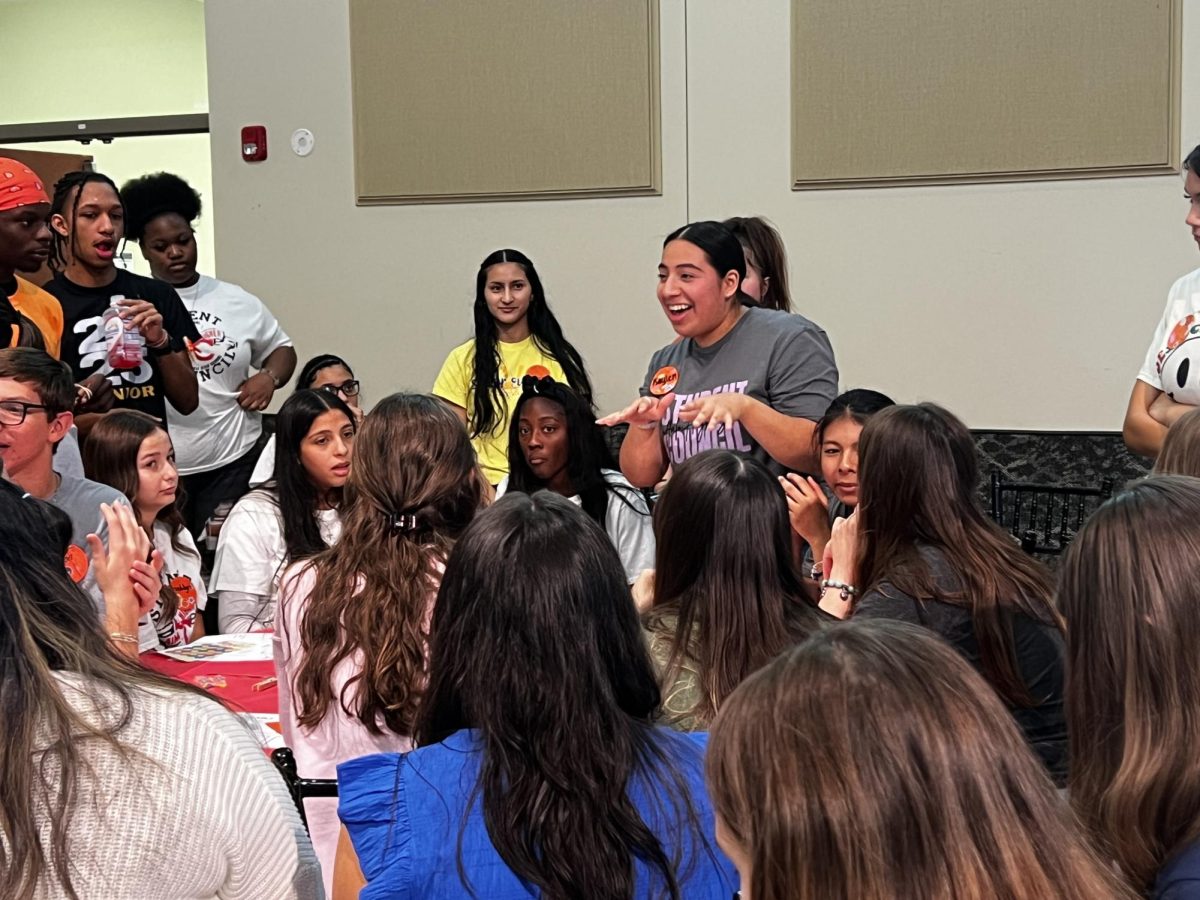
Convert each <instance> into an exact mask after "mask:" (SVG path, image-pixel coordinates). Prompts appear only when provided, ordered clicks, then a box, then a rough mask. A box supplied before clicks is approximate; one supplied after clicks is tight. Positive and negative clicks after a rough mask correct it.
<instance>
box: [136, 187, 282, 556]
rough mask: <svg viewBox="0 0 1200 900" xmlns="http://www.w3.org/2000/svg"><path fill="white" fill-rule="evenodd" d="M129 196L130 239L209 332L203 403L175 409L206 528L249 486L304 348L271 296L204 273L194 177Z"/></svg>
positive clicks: (198, 360) (200, 351) (195, 348)
mask: <svg viewBox="0 0 1200 900" xmlns="http://www.w3.org/2000/svg"><path fill="white" fill-rule="evenodd" d="M121 199H122V200H123V201H124V204H125V235H126V237H127V238H129V239H130V240H133V241H137V242H138V245H139V246H140V247H141V248H142V256H144V257H145V258H146V261H147V262H148V263H149V264H150V272H151V274H153V276H154V277H155V278H156V279H157V280H158V281H161V282H165V283H166V284H169V285H171V287H173V288H174V289H175V291H176V293H178V294H179V298H180V299H181V300H182V301H183V304H184V307H185V308H186V309H187V311H188V313H189V315H190V316H191V318H192V322H193V323H194V324H195V326H196V329H197V330H198V331H199V332H200V340H199V341H197V342H195V343H193V344H192V346H191V357H192V364H193V365H194V366H195V368H196V376H197V378H198V380H199V387H200V405H199V406H198V407H197V409H196V410H195V411H193V412H192V413H190V414H188V415H182V414H180V413H178V412H176V411H175V410H174V409H173V408H168V409H167V416H168V422H169V424H170V426H171V430H172V431H173V432H174V434H175V445H176V448H177V450H176V453H177V455H178V464H179V474H180V477H181V479H182V480H183V484H184V487H185V489H186V491H187V505H186V508H185V514H186V516H187V523H188V530H189V531H190V532H191V533H192V534H199V533H200V532H201V529H202V527H203V525H204V523H205V522H207V521H208V520H209V519H210V518H211V517H212V515H213V513H214V512H215V511H216V509H217V507H219V506H220V505H221V504H223V503H228V504H232V503H234V502H235V501H236V500H237V499H238V498H239V497H241V496H242V494H244V493H246V491H247V490H249V488H250V473H251V472H252V471H253V470H254V464H255V461H256V460H257V458H258V456H257V444H258V439H259V436H260V435H261V434H262V411H263V410H264V409H266V408H267V406H268V405H269V404H270V403H271V398H272V397H273V396H274V394H275V391H276V390H278V389H279V388H280V387H282V386H283V384H284V383H285V382H286V381H287V380H288V379H289V378H291V377H292V370H293V369H295V368H296V351H295V349H294V348H293V347H292V340H291V338H289V337H288V336H287V334H286V333H285V332H284V330H283V329H282V328H280V327H279V322H277V321H276V319H275V317H274V316H273V315H271V311H270V310H269V309H267V307H266V306H265V305H264V304H263V302H262V301H261V300H259V299H258V298H257V297H255V296H254V295H253V294H251V293H249V292H247V291H245V290H243V289H242V288H241V287H239V286H238V285H236V284H230V283H229V282H227V281H221V280H220V279H217V278H213V277H211V276H209V275H201V274H200V272H199V271H197V269H196V263H197V247H196V232H195V230H194V229H193V227H192V226H193V224H194V223H195V221H196V219H198V218H200V208H201V204H200V194H198V193H197V192H196V190H195V189H194V188H192V186H191V185H189V184H188V183H187V182H186V181H184V180H183V179H182V178H180V177H179V176H178V175H172V174H170V173H168V172H156V173H155V174H153V175H144V176H142V177H141V178H135V179H133V180H132V181H127V182H126V183H125V185H124V186H123V187H122V188H121ZM251 369H253V370H254V371H253V372H251Z"/></svg>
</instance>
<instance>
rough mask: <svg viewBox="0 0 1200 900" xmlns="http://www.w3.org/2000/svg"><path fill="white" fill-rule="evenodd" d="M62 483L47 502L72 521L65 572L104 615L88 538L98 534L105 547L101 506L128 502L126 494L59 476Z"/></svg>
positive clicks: (106, 542) (94, 483) (105, 527)
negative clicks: (93, 572) (93, 571)
mask: <svg viewBox="0 0 1200 900" xmlns="http://www.w3.org/2000/svg"><path fill="white" fill-rule="evenodd" d="M61 478H62V481H61V483H60V484H59V486H58V490H57V491H55V492H54V496H53V497H50V498H49V502H50V503H52V504H53V505H54V506H57V507H58V508H59V509H61V510H62V511H63V512H65V513H66V514H67V515H68V516H69V517H70V519H71V546H70V548H68V550H67V561H66V562H67V573H68V574H69V575H70V576H71V580H72V581H74V582H75V583H76V584H78V585H79V586H80V587H81V588H83V589H84V590H85V591H87V593H88V594H89V595H90V596H91V598H92V600H94V601H95V603H96V610H97V611H98V612H99V614H100V615H101V616H103V615H104V596H103V595H102V594H101V593H100V586H99V585H98V584H96V578H95V576H94V575H93V574H92V557H91V554H90V553H89V552H88V543H87V536H88V535H89V534H94V535H97V536H98V537H99V538H100V540H102V541H104V544H105V546H106V547H107V546H108V525H107V524H106V523H105V521H104V516H103V515H102V514H101V513H100V504H101V503H109V504H112V503H128V502H129V501H128V500H127V499H126V498H125V495H124V494H122V493H121V492H120V491H118V490H117V489H116V488H111V487H109V486H108V485H107V484H100V483H98V482H95V481H88V480H87V479H86V478H73V477H71V476H70V475H62V476H61Z"/></svg>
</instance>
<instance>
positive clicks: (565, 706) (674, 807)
mask: <svg viewBox="0 0 1200 900" xmlns="http://www.w3.org/2000/svg"><path fill="white" fill-rule="evenodd" d="M499 559H502V560H504V561H505V564H504V565H502V566H501V565H497V564H496V561H497V560H499ZM513 573H520V577H513ZM429 673H430V674H429V684H428V686H427V688H426V691H425V696H424V698H423V700H422V708H421V714H420V716H419V719H418V722H419V724H418V729H417V742H418V744H419V745H421V746H424V745H428V744H434V743H437V742H439V741H442V740H444V739H445V738H446V737H448V736H449V735H451V734H453V733H454V732H456V731H459V730H461V729H464V728H473V729H477V731H478V735H479V739H480V741H481V743H482V751H483V759H482V762H481V765H480V770H479V780H478V782H477V784H476V786H475V792H473V793H472V795H471V796H472V802H473V798H474V797H475V796H481V797H482V807H483V819H484V822H485V824H486V826H487V830H488V835H489V836H490V837H491V840H492V844H493V845H494V846H495V847H496V850H497V852H498V853H499V854H500V857H501V858H502V859H503V860H504V862H505V863H506V864H507V865H508V867H509V868H510V869H511V870H512V871H513V872H514V873H515V874H516V875H517V876H518V877H520V878H521V879H523V880H525V881H526V882H528V883H530V884H532V885H535V886H536V887H537V888H538V890H539V891H540V895H541V896H543V897H546V898H548V900H566V898H576V897H585V896H586V897H590V898H595V900H617V898H621V900H624V898H628V897H631V896H632V895H633V890H634V866H633V863H634V860H635V859H637V860H640V861H641V862H642V863H644V864H645V865H646V866H648V867H649V868H650V869H651V870H657V871H658V873H659V875H660V876H661V878H660V879H658V880H660V881H661V883H662V884H663V885H664V887H663V888H660V890H661V891H662V892H663V893H665V894H667V895H668V896H670V897H672V898H674V900H678V898H680V897H681V890H680V887H679V881H681V880H683V878H684V876H683V873H682V871H681V869H682V865H681V863H682V861H681V860H680V859H678V858H675V857H677V856H678V853H677V852H673V853H668V851H667V850H666V849H664V842H662V841H660V839H659V837H658V836H657V835H656V834H655V833H654V832H653V831H651V829H650V827H648V825H647V823H646V821H645V820H643V818H642V816H641V815H640V814H639V813H638V811H637V809H636V807H635V806H634V804H633V803H632V802H631V801H630V799H629V794H628V790H629V787H630V782H631V781H632V780H634V779H635V778H636V779H637V780H638V782H639V783H647V782H648V783H649V784H651V785H652V788H651V790H650V791H649V793H650V794H651V795H652V799H656V800H657V801H658V803H659V815H658V816H655V817H653V818H652V820H653V821H656V822H664V823H668V824H667V826H666V827H667V828H668V829H670V830H673V831H674V833H675V835H676V836H678V835H679V834H680V833H681V832H683V831H684V830H690V831H691V832H692V833H693V834H694V835H695V838H694V839H695V841H696V842H697V846H704V847H707V846H708V843H707V840H706V839H705V837H704V836H703V834H702V833H701V832H700V828H699V825H698V824H697V818H696V815H695V811H694V809H693V807H692V804H691V802H690V799H689V796H688V793H687V789H686V787H685V785H684V782H683V780H682V777H681V776H680V774H679V770H678V769H677V768H676V766H677V763H678V759H679V754H680V753H681V752H685V750H684V749H682V747H683V745H682V744H681V743H680V741H679V740H678V739H676V740H673V741H670V742H669V743H670V747H669V748H668V747H667V742H668V739H667V738H665V737H663V736H662V735H661V734H660V733H659V732H658V731H657V730H656V729H655V728H654V727H653V726H652V725H651V724H650V719H651V716H652V715H653V713H654V711H655V709H656V708H657V707H658V705H659V702H660V694H659V690H658V684H657V682H656V681H655V677H654V668H653V664H652V663H651V660H650V656H649V653H648V651H647V649H646V644H645V641H644V638H643V636H642V631H641V628H640V627H639V625H638V620H637V613H636V612H635V610H634V607H633V604H632V602H630V600H629V588H628V586H627V584H626V580H625V571H624V569H623V568H622V566H621V560H620V559H619V558H618V556H617V551H616V550H615V549H614V548H613V546H612V543H611V542H610V541H609V539H608V537H607V536H606V535H605V534H604V532H603V530H602V529H601V528H600V527H599V526H598V525H597V524H596V523H595V522H593V521H592V520H591V519H589V518H588V516H587V514H586V513H584V512H583V511H582V510H581V509H579V508H578V507H577V506H575V504H573V503H571V501H569V500H567V499H565V498H563V497H559V496H558V495H557V494H554V493H552V492H549V491H542V492H540V493H538V494H534V495H532V496H530V495H526V494H517V493H514V494H511V495H507V496H505V497H504V498H502V499H501V500H500V501H499V502H498V503H496V504H495V505H494V506H492V507H491V508H489V509H487V510H485V511H484V512H482V513H480V514H479V515H478V516H477V517H476V518H475V521H474V522H472V524H471V525H470V526H468V528H467V530H466V531H465V532H464V533H463V536H462V538H461V539H460V540H459V542H458V544H457V545H455V548H454V551H453V552H452V553H451V554H450V558H449V560H448V561H447V563H446V571H445V574H444V575H443V577H442V584H441V589H440V590H439V591H438V597H437V603H436V605H435V606H434V611H433V620H432V625H431V628H430V660H429ZM661 833H662V832H661V831H660V834H661ZM460 839H461V835H460ZM677 846H678V844H677ZM689 862H691V861H689ZM459 875H460V877H461V878H462V879H463V881H464V883H465V882H466V881H467V877H466V873H465V872H464V869H463V864H462V853H461V845H460V850H459ZM677 875H679V876H680V877H679V878H678V879H677Z"/></svg>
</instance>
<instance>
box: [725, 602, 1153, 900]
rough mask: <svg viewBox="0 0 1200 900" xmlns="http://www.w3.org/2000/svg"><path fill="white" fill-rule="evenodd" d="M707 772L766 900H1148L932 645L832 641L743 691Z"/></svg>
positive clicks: (878, 632) (737, 857)
mask: <svg viewBox="0 0 1200 900" xmlns="http://www.w3.org/2000/svg"><path fill="white" fill-rule="evenodd" d="M706 762H707V765H706V768H707V771H708V785H709V794H710V796H711V797H712V800H713V806H714V808H715V809H716V815H717V825H716V832H717V840H718V842H719V843H720V844H721V846H722V847H723V849H724V850H725V851H726V853H727V854H728V855H729V856H730V858H731V859H733V861H734V862H735V863H736V864H737V867H738V870H739V873H740V874H741V879H742V895H743V896H749V897H751V898H753V900H996V898H1000V897H1003V898H1005V900H1118V898H1119V900H1134V894H1133V893H1132V892H1131V891H1129V890H1128V888H1127V887H1125V886H1124V885H1122V884H1121V883H1120V882H1119V880H1118V878H1117V877H1116V875H1115V873H1113V872H1111V871H1110V870H1109V868H1108V867H1107V866H1106V865H1105V864H1104V863H1103V862H1102V861H1101V860H1100V859H1099V858H1098V857H1097V855H1096V854H1095V853H1094V851H1093V850H1091V849H1090V848H1089V847H1088V845H1087V843H1086V841H1085V840H1084V839H1083V837H1082V836H1081V834H1080V832H1079V829H1078V826H1077V823H1076V822H1075V820H1074V817H1073V816H1072V815H1071V811H1070V809H1069V808H1068V806H1067V804H1066V802H1065V801H1064V800H1062V799H1061V798H1060V796H1059V795H1058V793H1057V792H1056V791H1055V790H1054V786H1053V785H1052V784H1051V782H1050V780H1049V779H1048V778H1047V777H1046V773H1045V770H1044V769H1042V768H1041V767H1040V766H1039V765H1038V762H1037V760H1036V759H1035V758H1034V756H1033V755H1032V754H1031V753H1030V752H1029V749H1028V747H1027V746H1026V745H1025V743H1024V742H1023V741H1022V739H1021V735H1020V733H1019V732H1018V731H1017V729H1016V727H1014V725H1013V721H1012V717H1011V716H1009V715H1008V714H1007V712H1006V711H1005V709H1004V706H1003V705H1002V704H1001V703H1000V702H999V700H998V698H997V697H996V695H995V692H994V691H992V690H991V689H990V688H989V687H988V685H987V684H985V683H984V681H983V680H982V679H981V678H980V677H979V675H977V674H976V673H975V672H974V671H973V670H972V669H971V667H970V666H969V665H968V664H967V663H966V662H965V661H964V660H963V659H962V657H961V656H960V655H959V654H957V653H955V652H954V651H953V650H952V649H951V648H949V647H948V646H946V644H945V643H944V642H943V641H941V640H939V639H938V638H936V637H935V636H934V635H932V634H930V633H929V632H928V631H927V630H925V629H921V628H917V627H915V626H912V625H908V624H905V623H900V622H884V621H877V622H850V623H847V624H846V625H844V626H841V627H838V628H830V629H824V630H822V631H821V632H818V633H817V634H815V635H814V636H812V637H810V638H809V639H808V640H807V641H805V642H804V643H803V644H801V645H800V646H799V647H797V648H795V649H793V650H791V651H788V652H787V653H785V654H783V655H781V656H780V657H779V658H778V659H776V660H775V661H774V662H772V663H771V664H770V665H768V666H767V667H766V668H765V669H763V670H761V671H760V672H758V673H756V674H754V675H752V676H751V677H750V678H748V679H747V680H746V681H745V682H743V683H742V685H741V686H740V687H739V688H738V689H737V690H736V691H734V693H733V695H732V696H730V697H729V699H728V700H727V701H726V703H725V705H724V706H723V707H722V708H721V712H720V714H719V715H718V717H717V721H716V723H715V724H714V725H713V729H712V734H711V736H710V739H709V745H708V758H707V761H706Z"/></svg>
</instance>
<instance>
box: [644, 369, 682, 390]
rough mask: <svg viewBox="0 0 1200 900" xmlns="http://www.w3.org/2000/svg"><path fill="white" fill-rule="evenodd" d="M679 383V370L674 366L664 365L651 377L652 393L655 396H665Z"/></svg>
mask: <svg viewBox="0 0 1200 900" xmlns="http://www.w3.org/2000/svg"><path fill="white" fill-rule="evenodd" d="M677 384H679V370H678V369H676V368H675V367H674V366H663V367H662V368H661V369H659V370H658V371H657V372H655V373H654V377H653V378H651V379H650V393H652V394H653V395H654V396H655V397H665V396H666V395H667V394H669V393H671V391H673V390H675V385H677Z"/></svg>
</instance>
